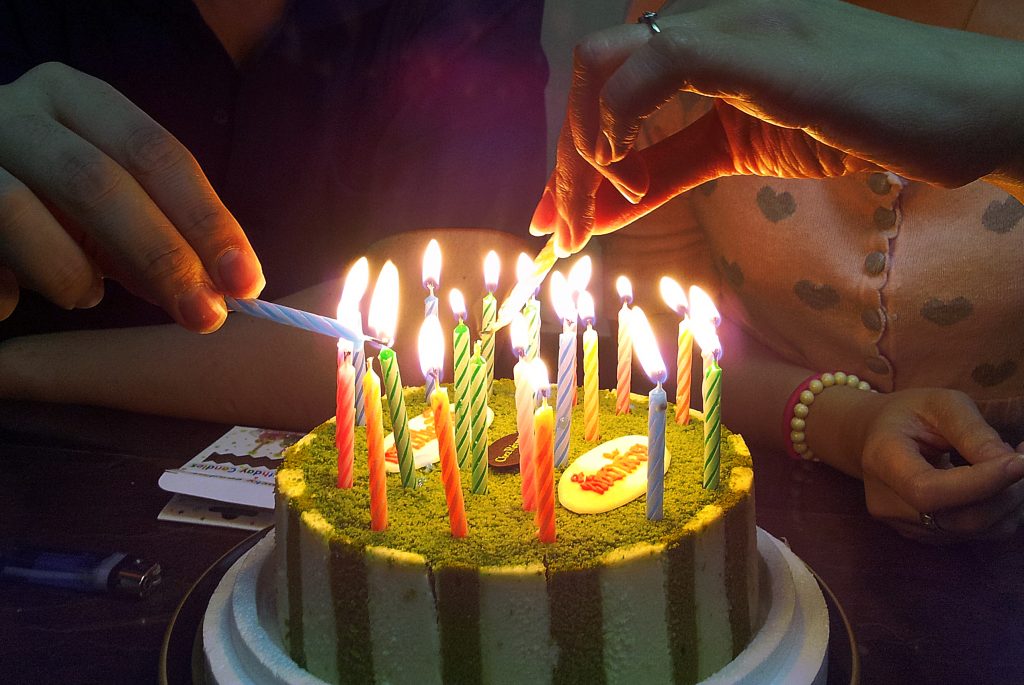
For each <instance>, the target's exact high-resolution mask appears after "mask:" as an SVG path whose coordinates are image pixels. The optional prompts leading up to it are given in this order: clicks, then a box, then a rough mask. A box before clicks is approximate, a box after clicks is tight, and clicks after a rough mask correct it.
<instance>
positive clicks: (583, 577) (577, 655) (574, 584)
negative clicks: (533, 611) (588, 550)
mask: <svg viewBox="0 0 1024 685" xmlns="http://www.w3.org/2000/svg"><path fill="white" fill-rule="evenodd" d="M549 574H550V575H549V576H548V604H549V606H550V612H551V638H552V639H553V640H554V642H555V645H556V646H557V648H558V663H557V664H555V670H554V673H553V674H552V682H553V683H554V684H555V685H575V684H577V683H588V684H590V685H603V684H604V683H605V672H604V653H603V652H604V635H603V631H602V625H603V623H602V616H601V586H600V579H599V577H598V576H599V573H598V571H597V570H595V569H592V568H587V569H579V570H561V571H553V572H551V571H549Z"/></svg>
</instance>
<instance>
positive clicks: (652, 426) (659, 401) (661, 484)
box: [647, 383, 668, 521]
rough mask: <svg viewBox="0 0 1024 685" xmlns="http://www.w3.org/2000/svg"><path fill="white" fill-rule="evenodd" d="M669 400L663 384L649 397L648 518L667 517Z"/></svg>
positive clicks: (652, 391)
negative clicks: (667, 427)
mask: <svg viewBox="0 0 1024 685" xmlns="http://www.w3.org/2000/svg"><path fill="white" fill-rule="evenodd" d="M666 409H668V398H667V397H666V395H665V389H664V388H663V387H661V383H658V384H657V385H655V386H654V388H653V389H652V390H651V392H650V393H648V395H647V518H648V519H650V520H651V521H660V520H661V519H662V518H663V517H664V515H665V410H666Z"/></svg>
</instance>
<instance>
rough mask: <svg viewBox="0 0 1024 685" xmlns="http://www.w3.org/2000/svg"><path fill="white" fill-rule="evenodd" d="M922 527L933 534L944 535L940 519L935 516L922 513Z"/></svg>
mask: <svg viewBox="0 0 1024 685" xmlns="http://www.w3.org/2000/svg"><path fill="white" fill-rule="evenodd" d="M920 518H921V525H922V526H924V527H925V528H926V529H928V530H930V531H932V532H933V533H944V532H945V531H944V530H943V528H942V526H940V525H939V521H938V519H936V518H935V514H926V513H924V512H922V513H921V517H920Z"/></svg>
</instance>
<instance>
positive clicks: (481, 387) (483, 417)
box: [469, 340, 487, 495]
mask: <svg viewBox="0 0 1024 685" xmlns="http://www.w3.org/2000/svg"><path fill="white" fill-rule="evenodd" d="M469 400H470V402H469V415H470V421H471V423H472V433H473V441H472V452H473V471H472V491H473V493H474V494H477V495H485V494H487V365H486V363H485V362H484V358H483V357H482V356H481V355H480V341H479V340H477V341H476V343H475V346H474V349H473V358H472V359H470V360H469Z"/></svg>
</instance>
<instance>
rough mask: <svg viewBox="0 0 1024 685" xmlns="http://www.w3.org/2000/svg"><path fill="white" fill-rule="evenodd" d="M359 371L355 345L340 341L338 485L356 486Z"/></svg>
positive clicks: (335, 435)
mask: <svg viewBox="0 0 1024 685" xmlns="http://www.w3.org/2000/svg"><path fill="white" fill-rule="evenodd" d="M355 383H356V373H355V369H353V368H352V344H351V343H349V342H347V341H339V342H338V392H337V403H336V404H337V406H336V411H335V422H336V425H335V430H334V442H335V445H336V446H337V448H338V487H339V488H350V487H352V466H353V463H354V460H355V429H356V402H355V397H356V393H355V390H356V386H355Z"/></svg>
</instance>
